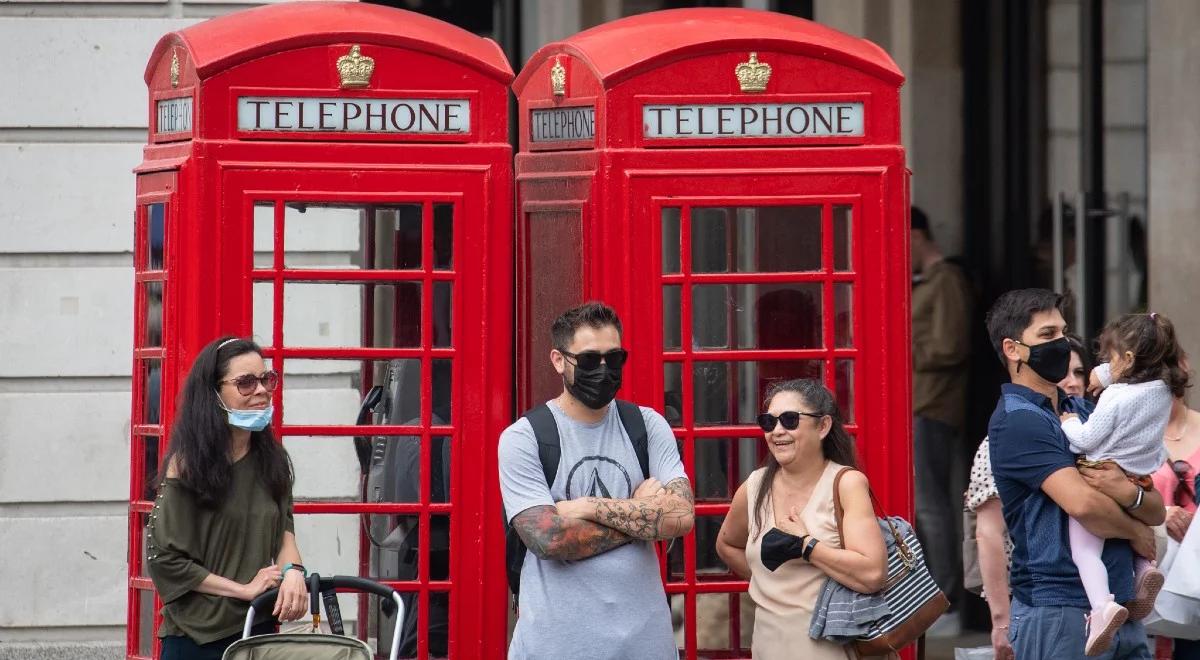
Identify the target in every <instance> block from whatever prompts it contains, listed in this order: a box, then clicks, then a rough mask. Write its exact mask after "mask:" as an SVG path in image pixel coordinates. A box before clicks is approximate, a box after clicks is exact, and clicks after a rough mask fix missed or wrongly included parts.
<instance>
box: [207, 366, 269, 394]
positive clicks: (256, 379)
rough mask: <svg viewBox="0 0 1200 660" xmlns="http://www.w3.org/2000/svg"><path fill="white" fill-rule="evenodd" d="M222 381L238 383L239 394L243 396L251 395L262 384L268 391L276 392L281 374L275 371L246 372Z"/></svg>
mask: <svg viewBox="0 0 1200 660" xmlns="http://www.w3.org/2000/svg"><path fill="white" fill-rule="evenodd" d="M219 382H221V383H233V384H234V385H237V390H238V394H241V395H242V396H250V395H251V394H254V391H255V390H257V389H258V386H259V385H260V384H261V385H262V386H263V389H264V390H266V391H268V392H274V391H275V388H276V387H279V374H278V373H277V372H275V371H264V372H263V375H261V376H255V375H253V374H244V375H241V376H238V377H237V378H231V379H229V380H222V381H219Z"/></svg>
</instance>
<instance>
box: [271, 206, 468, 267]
mask: <svg viewBox="0 0 1200 660" xmlns="http://www.w3.org/2000/svg"><path fill="white" fill-rule="evenodd" d="M434 206H435V209H436V208H437V207H441V206H449V205H446V204H435V205H434ZM283 207H284V208H283V242H284V258H283V262H284V265H285V266H286V267H287V268H293V269H301V270H326V269H344V270H357V269H373V270H416V269H420V268H421V267H422V263H421V254H422V251H421V226H422V225H421V213H422V206H421V204H419V203H417V204H386V205H375V204H329V203H322V202H305V201H288V202H284V203H283ZM443 215H445V213H444V212H443ZM444 224H445V223H444ZM274 226H275V211H274V206H273V205H272V204H271V203H269V202H260V203H258V204H256V205H255V208H254V250H255V253H256V256H255V264H256V266H257V267H259V268H269V267H271V266H272V265H273V263H274V251H275V243H274ZM435 234H436V224H435ZM438 244H439V245H441V246H442V252H443V253H445V252H447V251H448V250H449V246H448V245H447V244H445V242H444V241H443V242H439V243H438Z"/></svg>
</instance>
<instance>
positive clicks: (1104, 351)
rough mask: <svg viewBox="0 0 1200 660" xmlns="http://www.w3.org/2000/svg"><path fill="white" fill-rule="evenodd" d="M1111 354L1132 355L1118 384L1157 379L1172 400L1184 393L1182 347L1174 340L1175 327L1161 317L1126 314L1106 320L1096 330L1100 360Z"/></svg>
mask: <svg viewBox="0 0 1200 660" xmlns="http://www.w3.org/2000/svg"><path fill="white" fill-rule="evenodd" d="M1112 351H1115V352H1117V353H1120V354H1124V353H1125V352H1126V351H1129V352H1130V353H1133V364H1131V365H1129V366H1127V367H1126V368H1125V373H1123V374H1121V379H1120V381H1119V382H1122V383H1148V382H1151V381H1155V380H1161V381H1164V382H1166V384H1167V387H1168V388H1170V390H1171V394H1172V395H1174V396H1175V398H1180V397H1182V396H1183V395H1184V393H1186V392H1187V388H1188V387H1189V383H1188V380H1189V377H1188V372H1187V370H1186V369H1184V368H1183V359H1184V353H1183V348H1181V347H1180V346H1179V341H1178V340H1177V339H1176V338H1175V325H1174V324H1173V323H1171V319H1168V318H1167V317H1165V316H1163V315H1162V314H1126V315H1124V316H1121V317H1118V318H1116V319H1113V320H1112V321H1109V323H1108V325H1106V326H1104V330H1102V331H1100V358H1101V359H1104V358H1107V357H1108V355H1109V353H1110V352H1112Z"/></svg>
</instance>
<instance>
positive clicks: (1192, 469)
mask: <svg viewBox="0 0 1200 660" xmlns="http://www.w3.org/2000/svg"><path fill="white" fill-rule="evenodd" d="M1185 368H1186V367H1185ZM1163 444H1165V445H1166V447H1167V453H1168V455H1169V456H1170V459H1169V460H1168V461H1167V463H1166V464H1165V465H1163V466H1162V467H1161V468H1159V470H1158V472H1155V473H1154V475H1153V479H1154V487H1155V488H1157V489H1158V492H1159V494H1160V495H1162V498H1163V502H1166V504H1167V522H1166V528H1167V535H1168V536H1170V537H1171V538H1173V539H1175V540H1176V541H1182V540H1183V536H1184V534H1186V533H1187V530H1188V527H1189V526H1191V524H1192V518H1193V517H1194V516H1195V513H1196V485H1197V480H1196V477H1197V468H1200V412H1198V411H1195V410H1192V409H1191V408H1188V405H1187V402H1186V401H1184V399H1183V398H1182V397H1180V398H1176V399H1175V401H1174V402H1173V403H1172V404H1171V416H1170V418H1168V420H1167V428H1166V431H1165V432H1164V433H1163ZM1171 641H1172V640H1170V639H1167V638H1163V637H1160V638H1159V641H1158V648H1157V651H1158V653H1157V654H1156V655H1157V657H1165V658H1174V659H1175V660H1200V641H1190V640H1186V639H1176V640H1174V649H1173V650H1172V649H1171V646H1172V645H1171Z"/></svg>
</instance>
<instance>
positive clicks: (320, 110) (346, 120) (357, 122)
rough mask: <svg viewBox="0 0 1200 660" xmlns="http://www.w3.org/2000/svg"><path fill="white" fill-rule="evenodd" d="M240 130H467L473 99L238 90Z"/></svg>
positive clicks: (373, 131)
mask: <svg viewBox="0 0 1200 660" xmlns="http://www.w3.org/2000/svg"><path fill="white" fill-rule="evenodd" d="M238 130H241V131H303V132H335V133H426V134H447V133H448V134H465V133H469V132H470V131H471V101H470V100H468V99H346V98H300V97H282V96H239V97H238Z"/></svg>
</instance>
